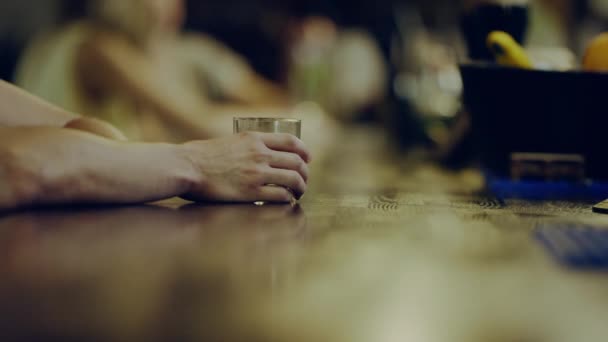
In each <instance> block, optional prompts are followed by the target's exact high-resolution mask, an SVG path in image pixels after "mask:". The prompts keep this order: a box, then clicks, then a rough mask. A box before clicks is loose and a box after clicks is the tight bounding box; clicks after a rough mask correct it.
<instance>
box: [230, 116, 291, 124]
mask: <svg viewBox="0 0 608 342" xmlns="http://www.w3.org/2000/svg"><path fill="white" fill-rule="evenodd" d="M233 121H257V122H290V123H301V122H302V120H300V119H288V118H255V117H234V118H233Z"/></svg>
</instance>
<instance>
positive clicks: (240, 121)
mask: <svg viewBox="0 0 608 342" xmlns="http://www.w3.org/2000/svg"><path fill="white" fill-rule="evenodd" d="M233 124H234V133H235V134H237V133H243V132H259V133H287V134H291V135H294V136H296V137H297V138H298V139H301V137H302V121H301V120H296V119H275V118H234V122H233ZM268 185H271V186H277V185H274V184H268ZM287 190H289V192H291V193H292V195H293V191H292V190H291V189H289V188H287ZM295 202H296V199H295V196H292V204H295ZM255 204H256V205H264V204H266V203H265V202H263V201H258V202H255Z"/></svg>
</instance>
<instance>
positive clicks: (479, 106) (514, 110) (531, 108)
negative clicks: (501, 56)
mask: <svg viewBox="0 0 608 342" xmlns="http://www.w3.org/2000/svg"><path fill="white" fill-rule="evenodd" d="M461 72H462V77H463V82H464V104H465V107H466V108H467V111H468V112H469V114H470V115H471V122H472V130H473V135H474V139H475V141H476V146H477V149H478V152H479V153H480V156H481V162H482V164H483V167H484V168H486V169H487V170H489V171H490V172H492V173H493V174H495V175H496V176H498V177H504V178H508V177H511V171H512V170H511V166H512V163H511V162H512V160H511V156H512V154H513V153H549V154H571V155H580V156H582V157H583V158H584V160H585V170H584V173H585V174H586V176H587V177H588V178H591V179H596V180H607V179H608V153H606V150H607V148H606V146H607V144H606V141H607V140H608V139H607V138H606V137H607V136H608V97H607V96H606V89H608V74H602V73H590V72H574V71H573V72H561V71H560V72H558V71H542V70H525V69H514V68H506V67H500V66H495V65H491V64H487V65H485V64H470V65H462V66H461Z"/></svg>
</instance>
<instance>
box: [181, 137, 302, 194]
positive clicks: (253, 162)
mask: <svg viewBox="0 0 608 342" xmlns="http://www.w3.org/2000/svg"><path fill="white" fill-rule="evenodd" d="M182 147H183V148H182V152H183V154H182V155H183V157H184V158H186V159H187V160H188V161H189V162H190V164H191V165H192V166H193V167H194V169H195V172H196V173H197V174H199V175H200V181H199V182H197V183H195V185H194V186H193V188H192V189H191V191H189V192H188V193H187V194H186V195H185V196H184V197H185V198H187V199H191V200H203V201H205V200H206V201H220V202H254V201H266V202H290V201H291V200H292V197H293V196H295V197H296V198H298V199H299V198H300V197H302V195H303V194H304V192H306V184H307V181H308V163H309V162H310V152H309V151H308V149H307V147H306V146H305V145H304V143H303V142H302V141H301V140H300V139H298V138H296V137H295V136H293V135H289V134H272V133H251V132H247V133H241V134H237V135H232V136H229V137H226V138H222V139H216V140H208V141H195V142H190V143H186V144H184V145H182ZM269 184H272V185H269ZM288 189H289V190H288ZM290 190H291V191H293V194H292V192H291V191H290Z"/></svg>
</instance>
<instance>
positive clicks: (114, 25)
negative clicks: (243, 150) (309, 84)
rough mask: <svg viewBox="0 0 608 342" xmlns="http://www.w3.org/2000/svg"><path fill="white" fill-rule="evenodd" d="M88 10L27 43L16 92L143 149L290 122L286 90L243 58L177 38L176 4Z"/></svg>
mask: <svg viewBox="0 0 608 342" xmlns="http://www.w3.org/2000/svg"><path fill="white" fill-rule="evenodd" d="M86 10H87V13H88V15H87V16H86V18H85V19H84V20H80V21H76V22H72V23H70V24H68V25H67V26H65V27H63V28H61V29H60V30H58V31H57V32H54V33H52V34H49V35H45V36H43V37H40V39H38V40H37V41H36V42H34V43H32V44H31V46H30V47H29V49H28V51H27V52H26V54H25V56H24V58H23V59H22V62H21V63H20V67H19V72H18V84H19V85H21V86H22V87H23V88H25V89H26V90H28V91H30V92H32V93H34V94H35V95H38V96H41V97H42V98H44V99H46V100H49V101H50V102H52V103H54V104H57V105H60V106H62V107H64V108H67V109H69V110H71V111H74V112H78V113H84V114H85V115H89V116H93V117H96V118H100V119H103V120H106V121H108V122H110V123H112V124H114V125H116V126H117V127H119V128H120V129H121V130H123V131H124V132H125V134H126V135H127V136H128V137H129V138H131V139H141V140H146V141H167V140H168V141H180V140H185V139H191V138H197V139H198V138H208V137H212V136H217V135H219V134H221V133H229V132H230V127H231V120H230V118H231V117H232V116H251V115H255V116H274V115H282V116H289V114H290V109H289V108H288V106H287V96H286V94H285V93H284V91H283V90H282V89H281V88H280V87H278V86H276V85H275V84H274V83H272V82H270V81H268V80H266V79H264V78H263V77H261V76H259V75H258V74H256V73H255V72H254V71H253V70H252V68H251V67H250V66H249V64H248V63H247V62H246V61H245V60H244V59H243V58H241V57H240V56H239V55H237V54H236V53H234V52H233V51H232V50H230V49H228V48H227V47H225V46H224V45H222V44H221V43H219V42H218V41H216V40H214V39H212V38H210V37H207V36H203V35H184V34H181V33H180V29H181V26H182V22H183V19H184V14H185V13H184V4H183V2H182V0H129V1H124V0H93V1H90V2H88V3H87V8H86ZM228 115H229V116H228Z"/></svg>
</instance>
